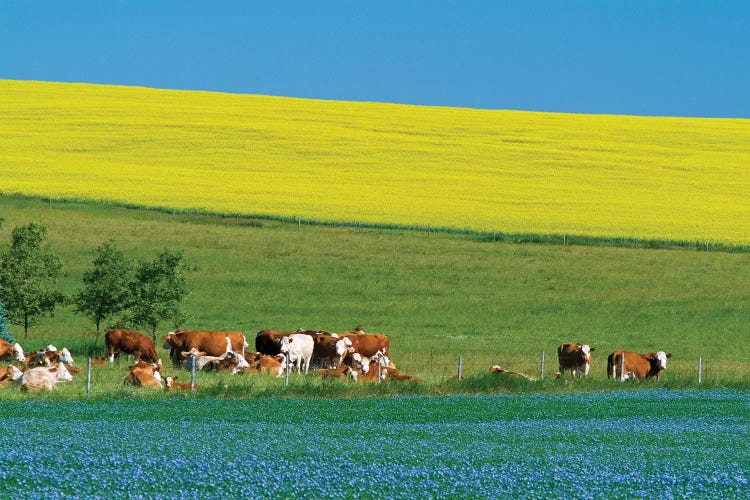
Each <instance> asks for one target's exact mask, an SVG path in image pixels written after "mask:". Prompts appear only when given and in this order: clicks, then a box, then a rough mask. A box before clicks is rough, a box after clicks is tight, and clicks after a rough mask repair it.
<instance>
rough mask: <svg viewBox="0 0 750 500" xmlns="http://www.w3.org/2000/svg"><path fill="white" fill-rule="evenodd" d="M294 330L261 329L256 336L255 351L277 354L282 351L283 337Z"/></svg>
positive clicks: (271, 354)
mask: <svg viewBox="0 0 750 500" xmlns="http://www.w3.org/2000/svg"><path fill="white" fill-rule="evenodd" d="M292 333H293V332H282V331H279V330H261V331H259V332H258V334H257V335H256V336H255V352H259V353H262V354H268V355H270V356H276V355H277V354H280V353H281V339H283V338H284V337H288V336H289V335H291V334H292Z"/></svg>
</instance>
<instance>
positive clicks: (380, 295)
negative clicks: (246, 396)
mask: <svg viewBox="0 0 750 500" xmlns="http://www.w3.org/2000/svg"><path fill="white" fill-rule="evenodd" d="M0 216H1V217H4V218H5V223H4V225H3V228H2V230H0V237H1V238H2V241H3V244H7V243H8V242H9V241H10V233H11V231H12V228H13V227H15V226H18V225H21V224H26V223H28V222H30V221H36V222H41V223H44V224H46V225H47V226H48V227H49V236H50V242H51V244H52V246H53V248H54V250H55V251H56V252H57V253H58V254H59V255H60V256H61V258H62V260H63V262H64V264H65V274H64V277H63V279H62V280H61V288H62V289H63V290H64V291H65V292H66V293H68V294H71V293H72V292H73V291H74V290H75V289H76V288H77V287H80V286H81V277H82V274H83V272H84V271H85V270H86V269H87V268H89V267H90V265H91V258H92V251H93V249H94V248H95V247H96V246H97V245H99V244H100V243H102V242H104V241H107V240H108V239H114V240H115V242H116V244H117V245H118V246H119V247H120V248H121V249H122V250H123V251H124V252H125V253H126V254H127V255H128V256H129V257H131V258H133V259H150V258H153V256H154V255H156V253H158V252H160V251H161V250H163V249H164V248H171V249H182V250H184V252H185V257H186V260H187V263H188V264H189V266H190V272H189V273H188V280H189V284H190V286H191V289H192V292H191V294H190V295H189V296H188V299H187V304H186V305H187V310H188V313H189V316H190V318H189V321H188V322H187V323H186V324H185V325H183V326H186V327H190V328H210V329H216V330H223V329H231V330H242V331H243V332H245V333H246V335H247V336H248V339H249V341H250V343H251V344H252V341H253V338H254V335H255V333H256V332H257V331H259V330H261V329H280V330H295V329H297V328H310V329H324V330H328V331H343V330H349V329H352V328H353V327H354V326H355V325H363V326H364V327H365V330H366V331H371V332H380V333H385V334H387V335H389V336H390V337H391V339H392V344H391V348H392V357H393V359H394V361H395V362H396V364H397V365H398V366H399V368H401V369H402V370H403V371H405V372H406V373H410V374H414V375H417V376H420V377H422V378H424V379H426V380H427V381H428V382H429V383H431V384H433V385H435V384H439V383H441V382H442V381H445V380H446V379H448V378H449V377H451V376H453V375H455V374H456V373H457V363H458V357H459V356H461V357H462V361H463V370H464V374H465V375H466V376H469V377H480V376H481V375H482V374H484V373H485V372H486V371H487V369H488V368H489V367H490V366H491V365H493V364H500V365H502V366H503V367H505V368H507V369H510V370H516V371H523V372H526V373H530V374H532V375H538V374H539V370H540V358H541V353H542V352H544V353H545V355H546V370H545V374H546V377H547V378H551V376H552V375H553V374H554V372H555V371H556V354H555V349H556V346H557V345H558V344H559V343H560V342H563V341H580V342H585V343H589V344H591V345H592V346H594V347H595V348H596V352H595V353H594V361H593V365H592V375H591V377H590V380H587V381H585V382H583V384H588V385H583V386H581V387H584V388H589V389H591V390H600V389H602V388H605V387H611V384H609V383H608V381H607V380H606V379H605V378H604V377H605V364H606V361H605V360H606V355H607V354H608V353H609V352H611V351H612V350H614V349H618V348H626V349H632V350H635V351H639V352H651V351H656V350H665V351H668V352H671V353H672V354H673V359H671V360H670V364H669V367H668V370H667V371H666V372H665V373H664V375H663V377H662V381H660V382H659V383H660V384H670V383H672V384H676V386H679V387H684V386H690V385H691V384H694V383H695V380H696V378H697V363H698V358H699V356H702V358H703V360H704V362H705V373H704V381H705V384H707V385H709V386H711V385H716V384H718V385H721V384H730V385H732V386H737V385H738V384H739V386H740V387H741V386H744V387H747V383H748V381H750V376H749V372H750V348H749V347H748V344H747V341H746V340H747V335H748V330H747V328H748V327H747V317H748V312H750V311H749V308H750V305H749V304H750V282H749V281H748V279H749V278H748V274H747V269H748V264H749V263H750V255H748V254H733V253H721V252H698V251H688V250H682V251H675V250H653V249H625V248H596V247H575V246H566V247H563V246H553V245H535V244H509V243H492V242H488V241H485V240H481V239H477V238H472V237H467V236H458V235H435V234H432V235H429V236H428V235H427V234H425V233H417V232H400V231H399V232H389V231H384V230H362V231H357V230H356V229H353V228H338V229H336V228H326V227H306V226H302V227H298V226H297V225H294V224H282V223H278V222H269V221H263V222H257V221H256V222H252V221H247V220H235V219H212V218H208V217H189V216H172V215H169V214H164V213H157V212H150V211H140V210H128V209H123V208H115V207H111V206H107V205H101V204H75V203H64V204H63V203H52V204H50V203H49V202H47V201H43V200H34V199H25V198H17V197H7V196H4V197H0ZM172 328H173V325H169V324H164V325H163V328H161V331H162V332H163V333H166V332H167V331H168V330H170V329H172ZM11 329H12V331H14V332H16V335H17V336H18V332H19V331H21V332H22V330H20V329H19V328H18V327H14V326H13V325H11ZM19 340H21V342H22V344H23V345H24V347H25V348H26V350H31V349H37V348H40V347H42V346H46V345H47V344H48V343H50V342H51V343H55V344H56V345H60V346H67V347H68V348H70V349H71V350H72V351H73V353H74V355H77V357H78V360H79V362H80V363H82V362H83V360H84V359H85V356H86V355H88V354H95V355H101V354H102V353H103V350H104V346H103V341H102V339H101V338H99V339H97V338H95V335H94V332H93V324H91V323H89V322H87V320H85V319H84V318H83V317H80V316H77V315H74V314H73V313H72V309H71V308H70V307H64V308H61V309H59V310H58V311H57V313H56V314H55V316H54V317H47V318H44V319H43V321H42V322H41V323H40V324H39V325H38V326H37V327H34V328H33V329H32V330H31V331H30V334H29V338H28V339H23V338H20V339H19ZM165 358H166V355H165ZM122 375H123V376H124V373H123V374H122ZM118 377H119V378H118ZM118 377H114V376H113V377H112V381H113V384H117V383H119V380H121V377H120V375H119V374H118ZM74 383H80V382H74ZM475 383H476V384H477V387H478V389H481V386H482V384H485V382H483V381H482V379H481V378H480V379H478V380H476V381H475ZM545 384H547V385H545V387H546V388H547V389H548V390H559V389H558V388H559V387H563V386H561V385H551V384H552V381H545ZM490 385H491V383H490ZM568 385H569V386H571V384H568ZM573 386H575V385H574V384H573ZM77 387H78V389H75V391H74V392H75V393H76V394H80V390H81V386H80V385H79V386H77ZM446 387H447V386H446ZM569 388H570V387H569ZM515 389H517V388H515ZM430 390H436V391H440V390H448V389H445V388H444V387H442V388H441V387H438V388H434V387H431V388H430ZM522 390H526V389H522ZM71 391H73V390H72V389H71ZM218 392H221V391H218Z"/></svg>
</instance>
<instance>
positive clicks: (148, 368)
mask: <svg viewBox="0 0 750 500" xmlns="http://www.w3.org/2000/svg"><path fill="white" fill-rule="evenodd" d="M122 383H123V384H125V385H134V386H136V387H155V388H158V389H161V374H160V373H159V365H157V364H156V363H147V362H145V361H139V362H138V363H137V364H135V365H133V366H129V367H128V374H127V375H126V376H125V378H124V379H122Z"/></svg>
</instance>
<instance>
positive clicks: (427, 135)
mask: <svg viewBox="0 0 750 500" xmlns="http://www.w3.org/2000/svg"><path fill="white" fill-rule="evenodd" d="M0 192H3V193H23V194H29V195H37V196H45V197H47V196H49V197H53V198H75V199H90V200H109V201H113V202H123V203H132V204H137V205H143V206H149V207H165V208H175V209H180V210H192V209H196V210H205V211H210V212H216V213H226V214H247V215H276V216H290V217H297V216H298V217H302V218H304V219H315V220H322V221H342V222H361V223H383V224H400V225H420V226H427V225H431V226H433V227H435V226H440V227H452V228H461V229H476V230H484V231H493V230H496V231H503V232H525V233H553V234H554V233H556V234H586V235H593V236H611V237H620V236H629V237H636V238H661V239H676V240H701V241H707V240H710V241H721V242H727V243H743V244H747V243H750V231H748V227H749V221H750V120H742V119H694V118H655V117H632V116H614V115H576V114H558V113H535V112H520V111H491V110H476V109H464V108H446V107H426V106H407V105H394V104H377V103H355V102H339V101H321V100H308V99H293V98H281V97H267V96H257V95H237V94H224V93H216V92H193V91H190V92H188V91H170V90H155V89H147V88H137V87H118V86H104V85H88V84H66V83H45V82H29V81H9V80H0Z"/></svg>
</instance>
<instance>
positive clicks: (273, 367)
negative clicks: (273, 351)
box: [240, 352, 286, 377]
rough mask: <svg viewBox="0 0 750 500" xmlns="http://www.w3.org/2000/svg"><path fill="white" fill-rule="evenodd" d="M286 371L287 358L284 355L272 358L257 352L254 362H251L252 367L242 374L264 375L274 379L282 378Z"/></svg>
mask: <svg viewBox="0 0 750 500" xmlns="http://www.w3.org/2000/svg"><path fill="white" fill-rule="evenodd" d="M248 361H250V360H248ZM284 370H286V356H284V355H283V354H277V355H276V356H270V355H268V354H261V353H259V352H257V353H255V355H254V357H253V359H252V361H250V366H248V367H247V368H245V369H244V370H242V371H241V372H240V373H263V374H268V375H273V376H274V377H281V376H282V375H283V374H284Z"/></svg>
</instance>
